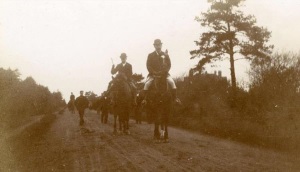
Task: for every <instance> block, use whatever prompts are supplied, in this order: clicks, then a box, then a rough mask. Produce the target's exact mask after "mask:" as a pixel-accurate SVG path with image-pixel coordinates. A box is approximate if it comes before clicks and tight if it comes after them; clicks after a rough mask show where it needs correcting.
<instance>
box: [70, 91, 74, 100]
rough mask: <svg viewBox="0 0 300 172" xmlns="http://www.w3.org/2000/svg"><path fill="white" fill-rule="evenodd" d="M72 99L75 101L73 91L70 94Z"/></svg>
mask: <svg viewBox="0 0 300 172" xmlns="http://www.w3.org/2000/svg"><path fill="white" fill-rule="evenodd" d="M70 100H73V101H75V96H74V94H73V92H71V95H70Z"/></svg>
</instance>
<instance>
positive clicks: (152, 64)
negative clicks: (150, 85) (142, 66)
mask: <svg viewBox="0 0 300 172" xmlns="http://www.w3.org/2000/svg"><path fill="white" fill-rule="evenodd" d="M170 68H171V60H170V57H169V55H168V54H166V53H164V52H161V53H158V52H156V51H154V52H152V53H150V54H149V55H148V59H147V69H148V71H149V76H153V75H154V73H156V72H162V74H164V75H169V70H170Z"/></svg>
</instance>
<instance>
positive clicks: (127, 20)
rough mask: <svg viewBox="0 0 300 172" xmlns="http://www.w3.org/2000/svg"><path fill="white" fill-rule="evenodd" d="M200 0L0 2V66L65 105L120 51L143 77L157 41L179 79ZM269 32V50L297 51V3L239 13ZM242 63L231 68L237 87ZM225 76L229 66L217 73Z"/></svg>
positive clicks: (203, 1)
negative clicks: (57, 96)
mask: <svg viewBox="0 0 300 172" xmlns="http://www.w3.org/2000/svg"><path fill="white" fill-rule="evenodd" d="M207 8H208V4H207V0H106V1H105V0H98V1H96V0H94V1H87V0H81V1H79V0H69V1H67V0H48V1H45V0H31V1H29V0H20V1H15V0H0V67H4V68H8V67H10V68H12V69H15V68H17V69H19V70H20V72H21V74H22V78H23V79H24V78H26V77H27V76H32V77H33V78H34V79H35V80H36V81H37V83H39V84H42V85H45V86H48V87H49V89H50V90H51V91H56V90H60V91H61V92H62V93H63V96H64V97H65V98H66V99H67V101H68V97H69V95H70V92H74V93H75V95H76V96H77V95H78V92H79V90H85V91H94V92H95V93H96V94H100V93H101V92H102V91H104V90H105V89H106V87H107V84H108V82H109V80H110V78H111V74H110V68H111V64H112V62H111V58H113V60H114V62H115V63H119V62H120V59H119V56H120V54H121V53H122V52H125V53H127V55H128V62H129V63H131V64H132V65H133V72H134V73H142V74H143V75H144V76H146V75H147V70H146V66H145V64H146V59H147V55H148V54H149V53H150V52H152V51H153V50H154V49H153V45H152V44H153V40H154V39H156V38H160V39H161V40H162V42H163V49H164V50H165V49H168V50H169V54H170V57H171V60H172V69H171V72H170V73H171V75H172V76H173V77H176V76H181V75H182V74H186V73H187V72H188V70H189V68H190V67H192V66H193V65H195V64H196V63H197V62H196V61H192V60H189V57H190V55H189V51H190V50H193V49H195V48H196V47H195V45H194V40H197V39H198V38H199V35H200V34H201V31H202V29H201V26H200V24H199V23H197V22H196V21H195V20H194V18H195V16H196V15H199V14H200V13H201V12H204V11H206V10H207ZM243 9H244V10H245V12H246V13H247V14H254V15H255V16H256V18H257V20H258V24H259V25H260V26H265V27H267V28H268V29H269V30H270V31H272V39H271V43H272V44H274V45H275V48H276V50H280V51H282V50H284V51H294V52H299V45H300V33H299V31H300V24H299V21H300V13H299V9H300V2H299V1H298V0H247V1H246V3H245V7H243ZM247 67H248V66H247V63H245V62H243V61H240V62H238V63H237V68H236V73H237V77H238V80H239V81H242V80H246V81H247V75H246V74H245V72H246V69H247ZM213 70H222V71H223V73H224V75H226V76H229V62H224V63H222V64H220V65H219V67H218V68H214V69H211V71H210V72H213Z"/></svg>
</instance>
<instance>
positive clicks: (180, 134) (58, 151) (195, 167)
mask: <svg viewBox="0 0 300 172" xmlns="http://www.w3.org/2000/svg"><path fill="white" fill-rule="evenodd" d="M56 116H57V117H56V120H55V121H54V122H53V123H52V124H51V125H50V126H49V127H47V129H45V131H44V133H43V134H42V135H41V136H39V137H34V138H27V139H26V138H23V139H22V141H20V143H18V144H11V145H10V146H8V147H9V150H10V158H11V159H10V160H8V159H5V160H6V161H9V163H8V164H9V165H8V166H7V167H6V169H4V170H7V171H75V172H76V171H280V172H281V171H300V163H299V162H300V161H299V159H300V158H299V156H298V157H297V156H291V155H287V154H285V153H282V152H275V151H273V150H264V149H260V148H257V147H251V146H248V145H245V144H241V143H238V142H233V141H229V140H223V139H219V138H215V137H210V136H207V135H201V134H198V133H193V132H189V131H185V130H181V129H176V128H171V129H170V131H169V132H170V133H169V136H170V143H160V144H156V143H154V142H153V140H152V135H153V126H152V125H149V124H145V123H144V124H135V123H134V122H133V121H131V122H130V126H131V128H130V131H131V135H117V136H114V135H113V134H112V116H110V117H109V124H101V123H100V117H99V115H97V114H96V113H95V112H94V111H89V110H87V111H86V116H85V119H86V124H85V126H84V127H79V125H78V122H79V121H78V116H77V114H76V115H74V114H70V113H69V112H65V113H63V114H57V115H56ZM45 128H46V126H45ZM2 160H3V157H2ZM2 170H3V169H2Z"/></svg>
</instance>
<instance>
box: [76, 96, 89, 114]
mask: <svg viewBox="0 0 300 172" xmlns="http://www.w3.org/2000/svg"><path fill="white" fill-rule="evenodd" d="M75 106H76V108H77V110H79V111H80V110H81V111H82V110H84V109H86V108H88V106H89V100H88V99H87V98H86V97H84V96H79V97H77V98H76V100H75Z"/></svg>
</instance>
